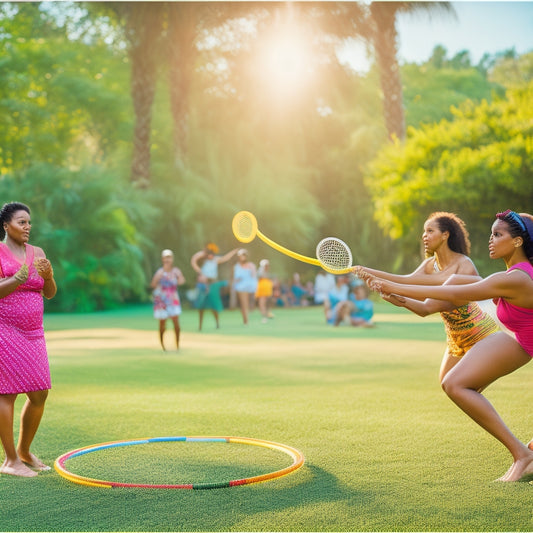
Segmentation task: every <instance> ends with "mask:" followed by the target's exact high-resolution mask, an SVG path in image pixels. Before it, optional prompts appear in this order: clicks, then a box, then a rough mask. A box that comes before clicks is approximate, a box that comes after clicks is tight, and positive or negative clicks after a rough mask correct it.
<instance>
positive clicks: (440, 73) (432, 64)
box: [401, 55, 505, 127]
mask: <svg viewBox="0 0 533 533" xmlns="http://www.w3.org/2000/svg"><path fill="white" fill-rule="evenodd" d="M437 64H440V65H441V66H440V67H437V66H436V65H437ZM401 70H402V79H403V82H404V102H405V108H406V121H407V125H408V126H414V127H417V126H419V125H420V124H422V123H432V122H438V121H439V120H441V119H443V118H445V119H448V120H449V119H451V118H452V116H453V114H452V110H451V108H452V106H458V105H460V104H461V103H462V102H464V101H465V100H472V101H473V102H481V101H482V100H488V101H490V100H491V98H492V96H493V95H498V96H503V95H504V94H505V90H504V88H503V87H502V86H501V85H498V84H496V83H493V82H490V81H489V80H488V79H487V77H486V76H485V75H484V74H483V73H482V72H481V71H480V70H479V69H477V68H475V67H465V68H461V69H457V68H453V67H451V66H450V63H449V62H448V61H447V60H446V59H445V55H444V56H442V57H440V59H439V60H438V61H435V55H434V56H432V58H430V60H429V61H428V62H427V63H424V64H422V65H417V64H415V63H409V64H406V65H403V66H402V69H401Z"/></svg>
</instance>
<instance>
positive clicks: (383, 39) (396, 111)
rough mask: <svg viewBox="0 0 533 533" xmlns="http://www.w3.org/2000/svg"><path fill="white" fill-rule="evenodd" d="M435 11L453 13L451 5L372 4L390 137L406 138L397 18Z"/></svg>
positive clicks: (421, 3) (445, 3) (412, 3)
mask: <svg viewBox="0 0 533 533" xmlns="http://www.w3.org/2000/svg"><path fill="white" fill-rule="evenodd" d="M436 10H439V11H442V10H445V11H448V12H450V13H454V11H453V8H452V7H451V4H450V2H398V1H396V2H372V3H371V4H370V12H371V16H372V21H373V23H374V25H375V29H374V33H373V44H374V47H375V50H376V59H377V64H378V67H379V72H380V83H381V90H382V93H383V114H384V117H385V124H386V126H387V132H388V134H389V137H390V138H391V139H392V138H398V139H404V138H405V119H404V114H403V95H402V81H401V78H400V67H399V64H398V59H397V56H396V54H397V31H396V15H397V13H399V12H406V13H413V12H417V11H426V12H429V13H431V12H432V11H433V12H435V11H436Z"/></svg>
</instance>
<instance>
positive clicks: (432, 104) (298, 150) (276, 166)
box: [0, 2, 531, 310]
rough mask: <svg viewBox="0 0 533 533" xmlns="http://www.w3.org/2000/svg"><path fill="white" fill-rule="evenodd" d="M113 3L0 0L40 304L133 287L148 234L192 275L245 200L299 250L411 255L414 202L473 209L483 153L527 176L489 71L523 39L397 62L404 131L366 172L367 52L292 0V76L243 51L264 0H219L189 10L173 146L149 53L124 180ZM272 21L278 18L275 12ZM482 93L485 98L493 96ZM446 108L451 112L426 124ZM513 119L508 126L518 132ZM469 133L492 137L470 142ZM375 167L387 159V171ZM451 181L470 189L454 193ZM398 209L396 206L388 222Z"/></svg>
mask: <svg viewBox="0 0 533 533" xmlns="http://www.w3.org/2000/svg"><path fill="white" fill-rule="evenodd" d="M207 12H208V14H210V15H212V13H211V11H209V10H206V13H207ZM110 13H111V11H110V10H109V9H105V8H104V6H103V5H94V6H93V5H91V6H90V7H87V6H86V7H84V5H83V4H75V3H70V2H57V3H56V2H44V3H42V4H39V3H22V2H21V3H3V4H2V5H0V66H1V68H0V120H1V121H2V124H3V125H4V127H3V128H0V197H1V198H2V200H5V201H11V200H18V201H23V202H25V203H28V204H29V205H30V207H31V208H32V213H33V219H34V231H33V236H32V242H34V243H35V244H39V245H41V246H42V247H43V248H44V249H45V250H46V252H47V254H48V255H49V256H50V258H51V260H52V262H53V264H54V267H55V270H56V273H57V275H58V279H60V283H59V285H60V288H59V293H58V296H57V298H56V299H54V300H53V301H52V302H50V306H51V307H52V308H54V309H60V310H91V309H102V308H108V307H111V306H116V305H120V304H121V303H123V302H127V301H139V300H143V299H146V298H147V297H148V292H147V290H146V287H147V285H148V282H149V279H150V277H151V275H152V273H153V271H154V269H155V268H156V267H157V266H158V264H159V251H160V250H161V249H162V248H172V249H173V250H174V251H175V254H176V263H177V264H178V266H180V267H181V268H182V269H183V270H184V272H185V275H186V277H187V281H188V283H189V284H193V283H194V275H193V271H192V269H191V268H190V266H189V259H190V257H191V255H192V254H193V253H194V252H196V251H197V250H198V249H200V248H201V247H203V245H204V244H205V242H207V241H215V242H217V243H218V245H219V246H220V248H221V249H222V251H226V250H229V249H231V248H234V247H236V246H239V243H238V242H236V240H235V238H234V237H233V235H232V234H231V230H230V222H231V218H232V216H233V214H234V213H235V212H237V211H239V210H241V209H247V210H250V211H252V212H254V213H255V214H256V216H257V217H258V220H259V223H260V228H261V230H262V231H263V232H264V233H265V234H266V235H268V236H270V237H271V238H272V239H274V240H275V241H277V242H279V243H280V244H283V245H285V246H287V247H288V248H291V249H294V250H295V251H297V252H300V253H303V254H305V255H311V256H312V255H314V247H315V245H316V242H317V241H318V240H319V239H320V238H322V237H324V236H327V235H336V236H338V237H340V238H342V239H344V240H345V241H347V242H348V243H349V244H350V246H351V247H352V249H353V251H354V255H355V258H356V260H357V261H358V262H364V263H366V264H369V265H370V264H372V265H379V266H380V267H381V268H385V269H391V268H395V267H399V266H401V264H402V261H403V262H404V264H408V263H409V261H408V259H407V258H408V256H407V255H405V254H411V256H412V257H413V258H414V260H415V261H416V260H418V258H419V254H418V252H417V251H416V245H417V242H418V235H417V234H416V231H417V230H416V229H415V233H414V234H413V232H412V231H411V230H412V229H413V225H414V224H416V223H418V222H419V221H418V219H417V218H416V217H415V216H414V215H412V213H411V211H413V212H420V213H421V216H423V214H422V212H425V210H426V208H429V206H430V205H433V204H434V205H435V206H437V207H438V208H439V209H450V210H452V209H455V208H456V206H457V207H462V206H463V205H464V207H465V208H466V206H468V208H469V209H471V208H472V211H471V213H472V216H470V217H469V216H467V214H465V219H467V220H468V221H469V223H470V221H471V219H472V218H473V217H474V216H475V211H474V210H473V207H472V201H473V199H475V198H477V196H475V194H474V193H473V192H472V184H473V183H477V182H476V181H475V179H481V178H475V179H474V178H472V177H470V178H469V176H474V175H475V176H478V175H485V167H487V165H488V164H487V160H490V161H493V163H492V164H491V165H492V166H491V165H488V166H489V167H490V168H491V169H492V170H491V172H492V173H493V174H494V173H497V171H496V170H494V169H493V166H496V167H498V172H500V173H501V174H502V175H503V173H504V172H508V175H509V176H515V175H517V173H518V174H519V177H520V180H522V181H523V180H525V179H526V178H527V177H529V178H530V177H531V176H530V174H527V172H525V171H524V168H525V170H526V171H527V170H528V168H527V166H526V167H522V168H521V169H520V170H517V169H518V167H517V165H518V164H519V163H520V161H521V158H522V157H525V154H530V146H529V148H527V147H528V144H527V142H528V141H527V137H526V136H527V131H525V129H526V128H525V127H524V124H523V121H526V122H527V120H528V115H527V114H526V115H524V116H523V118H521V119H519V118H518V116H522V115H521V114H523V113H526V111H525V110H524V109H522V106H524V107H525V108H526V107H527V103H528V101H527V99H528V98H530V96H531V95H530V93H528V92H527V91H526V92H522V93H518V92H509V93H507V95H505V93H504V90H503V89H502V86H503V85H504V84H505V83H506V80H507V81H509V84H510V85H520V84H522V85H523V84H524V76H525V77H526V78H527V76H530V73H531V68H530V67H529V70H528V68H527V65H530V63H531V59H530V57H529V58H528V56H527V55H526V56H524V58H521V57H516V56H513V55H502V56H501V57H497V58H493V60H492V61H489V60H488V59H487V58H484V61H483V64H482V65H481V64H480V65H472V64H470V61H469V60H468V55H467V54H466V55H465V54H464V53H463V54H460V55H458V56H456V57H453V58H447V57H446V53H445V51H443V50H436V51H435V53H434V55H433V57H432V58H430V59H429V60H428V62H427V63H425V64H423V65H413V64H409V65H404V66H402V70H401V74H402V79H403V82H404V105H405V109H406V118H407V124H408V125H409V126H410V129H409V130H408V140H407V141H406V143H405V145H403V144H402V145H400V144H398V145H396V146H392V147H389V148H388V149H387V148H386V149H385V150H384V151H383V152H382V153H381V155H380V156H379V158H378V160H377V162H376V164H375V165H374V166H373V169H374V170H373V171H372V172H371V173H369V171H368V164H369V163H370V162H371V161H372V160H373V158H374V157H375V155H376V154H377V153H378V152H379V151H380V149H381V148H382V147H383V146H384V145H387V144H388V140H387V132H386V128H385V124H384V120H383V115H382V109H381V99H380V91H379V71H378V68H377V67H376V66H375V65H374V66H372V68H371V69H370V71H369V72H367V73H365V74H361V73H357V72H355V71H353V70H351V68H350V67H349V66H346V65H341V64H340V63H339V60H338V57H337V56H336V52H335V50H336V49H335V46H334V45H335V43H336V42H338V41H335V40H334V39H332V38H331V37H325V36H322V38H319V35H320V33H319V32H318V29H317V27H315V26H313V25H312V24H313V20H312V19H313V17H312V16H308V17H303V16H302V13H304V14H310V13H311V12H309V13H305V12H304V11H302V9H300V11H299V13H298V16H299V17H300V16H301V17H302V21H303V20H304V19H305V21H306V22H307V23H309V24H310V26H308V27H307V32H308V33H307V37H306V38H307V39H308V40H307V41H305V42H306V43H309V42H312V52H313V53H312V55H310V56H309V57H307V58H306V62H307V63H306V65H307V69H306V71H305V72H302V73H300V74H299V76H298V81H299V82H300V84H299V85H297V86H296V87H295V88H293V89H292V90H289V89H290V86H289V83H288V81H287V80H285V81H282V80H278V79H275V78H274V77H273V74H268V73H267V72H266V71H263V70H262V69H259V68H258V64H262V63H258V59H257V58H258V57H260V54H263V53H265V52H266V51H268V50H269V49H271V48H272V47H273V46H274V43H275V42H276V40H272V39H271V37H272V32H273V27H272V23H271V21H272V20H274V19H269V15H268V14H267V13H261V15H260V16H259V15H257V14H255V15H254V16H256V17H258V18H255V19H254V18H249V19H246V18H245V17H244V15H243V14H242V13H240V14H239V15H238V16H237V15H235V17H234V18H233V19H232V18H231V17H230V18H226V19H224V18H220V13H219V12H217V13H216V15H217V16H216V17H214V18H212V19H207V18H206V19H199V20H198V21H197V22H196V24H197V26H196V27H195V28H192V29H194V30H195V31H196V32H197V36H196V38H195V40H194V54H193V55H192V56H191V60H192V59H194V62H193V64H192V65H189V66H188V68H190V72H189V77H188V78H187V89H188V93H187V99H186V101H184V102H183V105H185V104H186V106H187V113H186V118H187V120H186V122H183V124H181V125H182V126H183V128H184V130H186V132H187V143H188V147H187V148H188V153H187V159H186V161H177V160H176V157H175V142H176V139H175V121H174V120H173V119H174V116H173V114H174V115H175V113H176V110H175V109H174V108H172V112H171V105H170V99H171V95H172V90H171V89H172V88H173V86H172V84H173V78H172V77H169V76H168V73H169V71H174V70H175V65H174V64H173V63H172V61H175V58H174V59H173V58H172V57H170V58H168V57H166V56H165V57H164V58H163V57H161V58H160V59H161V61H160V62H159V63H158V65H157V72H156V74H157V77H156V78H154V80H155V93H154V105H153V110H152V113H153V120H152V122H151V125H150V128H149V129H150V132H149V133H150V152H151V163H150V166H151V180H150V187H149V188H147V189H145V190H142V191H140V190H137V189H136V188H135V187H132V185H131V183H130V181H129V176H130V169H131V159H132V152H133V148H132V138H133V130H134V112H133V106H132V97H131V92H130V91H131V89H130V76H131V56H130V55H129V54H128V42H130V41H131V35H130V37H129V38H130V41H128V38H126V36H125V32H124V26H123V21H122V20H121V19H120V17H113V16H112V14H110ZM314 15H315V13H314V11H313V16H314ZM217 17H218V18H217ZM315 18H316V17H315ZM275 20H278V19H275ZM269 21H270V22H269ZM309 21H311V22H309ZM278 23H279V21H278ZM185 29H187V30H188V31H191V28H185ZM274 30H275V31H274V34H275V36H279V32H280V31H281V29H280V28H278V27H274ZM309 35H311V36H313V39H311V41H309ZM293 37H294V35H293ZM269 39H270V40H269ZM278 40H279V39H278ZM163 59H164V60H163ZM263 61H266V59H263ZM518 62H520V68H519V69H518V70H517V64H518ZM524 71H525V72H526V74H521V76H518V75H516V76H514V77H513V76H512V75H511V73H512V72H520V73H523V72H524ZM304 74H305V75H304ZM304 81H305V83H304ZM511 82H512V83H511ZM520 94H522V96H520ZM494 96H497V97H498V98H499V99H498V100H497V103H494V104H491V103H490V102H491V101H492V98H493V97H494ZM464 101H468V104H466V106H464V105H462V102H464ZM452 105H453V106H455V107H451V106H452ZM494 106H495V107H494ZM506 106H510V107H506ZM529 107H531V106H529ZM510 109H512V110H513V111H512V112H513V113H515V115H516V117H515V118H513V116H514V115H513V116H511V115H510V113H511V111H510ZM496 110H499V111H496ZM442 119H447V122H443V123H441V124H440V125H439V121H441V120H442ZM529 120H530V116H529ZM461 121H465V122H466V123H467V124H469V127H468V128H465V126H464V125H462V124H461ZM485 121H488V123H485ZM520 121H522V122H520ZM454 124H456V126H453V125H454ZM511 126H512V127H514V128H515V129H514V130H507V128H508V127H511ZM438 128H442V129H443V131H446V132H447V133H446V134H445V135H442V133H441V132H440V130H438ZM448 129H449V130H453V131H449V132H448ZM433 131H435V133H432V132H433ZM511 131H521V132H522V136H523V143H522V144H521V141H520V139H521V138H520V136H517V135H514V134H512V133H511ZM441 135H442V137H441ZM475 136H477V137H476V138H479V139H482V143H483V146H486V148H485V150H486V151H491V153H492V152H494V154H496V155H493V156H489V155H487V153H485V152H484V153H485V156H484V155H482V154H480V150H479V147H478V144H476V143H477V142H478V141H477V140H476V139H474V140H472V139H473V137H475ZM500 144H501V145H502V148H501V150H503V146H504V145H505V146H507V148H512V150H510V151H508V152H507V153H506V155H505V157H504V158H503V159H502V158H501V157H502V156H501V150H500V151H499V149H498V147H499V146H500ZM455 152H457V153H459V152H460V154H461V156H460V157H457V154H456V153H455ZM413 153H414V154H415V155H413ZM436 154H438V156H437V155H436ZM446 154H449V155H448V156H446ZM451 154H453V157H452V155H451ZM428 156H431V157H429V159H427V160H426V158H427V157H428ZM432 158H433V159H432ZM435 158H436V159H437V160H436V161H435V160H434V159H435ZM498 158H500V159H498ZM502 162H504V163H505V165H501V163H502ZM460 165H463V166H462V167H461V166H460ZM437 168H438V169H439V171H438V172H437V173H436V174H435V172H436V170H434V169H437ZM465 168H467V169H468V170H469V171H468V172H466V170H465ZM383 169H386V170H387V172H389V173H393V174H394V175H395V178H394V179H393V180H392V182H390V183H392V184H393V185H392V186H391V187H389V186H388V185H386V182H387V180H389V181H390V179H391V178H385V177H384V176H388V175H389V174H388V173H387V172H385V170H383ZM424 169H427V170H424ZM442 174H445V175H446V176H454V178H453V180H454V181H453V182H454V187H456V189H455V191H456V193H455V194H448V195H445V194H442V195H441V196H437V195H434V196H435V198H433V196H431V195H433V192H432V191H433V190H438V183H441V182H442V183H444V180H443V178H442ZM493 174H490V173H489V174H487V181H490V179H492V177H493ZM421 175H422V177H421ZM435 175H438V176H439V179H438V180H436V179H435ZM411 176H417V179H418V180H419V182H418V183H419V185H420V187H419V188H418V189H417V187H414V186H413V185H412V183H411V182H412V179H411ZM427 176H431V179H432V180H433V181H432V182H431V183H430V184H429V185H428V181H427V180H428V179H429V178H428V177H427ZM489 178H490V179H489ZM502 179H503V178H502ZM513 179H514V178H513ZM394 180H397V182H396V181H394ZM439 180H440V181H439ZM522 181H521V182H522ZM481 185H483V184H481ZM481 185H480V184H477V185H476V186H477V187H478V188H479V187H481ZM484 186H485V185H483V187H484ZM443 187H444V185H443ZM463 189H465V191H463ZM491 190H492V189H491ZM494 190H496V189H494ZM393 191H395V193H397V197H396V198H395V199H394V198H392V197H391V194H392V192H393ZM413 191H415V192H413ZM447 192H448V193H449V192H450V189H448V191H447ZM522 192H524V191H523V190H522ZM371 193H372V195H373V197H374V200H373V199H372V196H371ZM439 194H440V193H439ZM417 195H418V196H422V197H423V198H426V197H428V196H431V197H432V198H433V200H434V201H433V200H432V201H433V203H431V202H426V201H425V200H424V201H423V202H422V201H418V200H417V198H418V196H417ZM465 195H466V196H465ZM463 196H464V197H468V198H469V200H468V203H467V201H465V202H464V203H463V204H460V203H458V198H459V197H463ZM499 197H500V198H501V195H500V196H499ZM512 199H513V198H512V197H510V198H509V202H511V203H512ZM404 202H407V203H408V204H409V208H407V207H406V206H405V205H404ZM417 202H418V203H417ZM509 205H511V204H509ZM397 206H400V207H399V209H398V208H397ZM498 207H500V206H498ZM503 207H506V206H503ZM515 207H516V206H515ZM517 208H518V207H517ZM402 210H405V212H406V217H405V220H404V221H403V222H398V219H399V218H401V211H402ZM410 210H411V211H410ZM375 212H376V213H377V214H378V220H379V222H380V224H378V223H377V222H376V220H375V218H374V213H375ZM381 227H384V228H385V229H386V233H387V234H386V235H385V236H383V233H382V229H381ZM473 229H474V228H473ZM485 229H486V228H485ZM476 235H477V234H476ZM248 247H249V248H250V250H251V254H252V259H253V260H254V261H256V262H258V261H259V259H261V258H262V257H263V256H267V257H269V258H270V259H271V261H272V262H273V270H274V272H275V273H276V274H277V275H279V276H283V277H284V276H289V275H290V274H291V273H292V272H293V271H295V270H297V271H299V272H300V273H301V274H302V275H303V277H304V278H306V277H308V278H311V277H313V276H314V274H315V271H316V269H314V268H313V267H307V266H306V265H303V264H300V263H295V262H294V261H293V260H290V259H288V258H285V257H284V256H281V255H280V254H277V253H275V252H274V251H272V250H270V249H269V248H268V247H266V246H265V245H264V244H263V243H262V242H253V243H251V244H250V245H248ZM398 257H400V261H399V262H398ZM404 259H405V261H404Z"/></svg>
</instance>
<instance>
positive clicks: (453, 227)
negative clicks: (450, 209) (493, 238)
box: [427, 211, 470, 255]
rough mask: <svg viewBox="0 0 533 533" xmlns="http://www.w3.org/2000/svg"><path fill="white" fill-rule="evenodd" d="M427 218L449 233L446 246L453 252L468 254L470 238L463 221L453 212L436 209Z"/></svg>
mask: <svg viewBox="0 0 533 533" xmlns="http://www.w3.org/2000/svg"><path fill="white" fill-rule="evenodd" d="M427 219H428V220H434V221H435V222H436V223H437V225H438V227H439V230H440V231H442V232H445V231H447V232H448V233H449V235H450V236H449V237H448V246H449V247H450V250H452V251H453V252H457V253H458V254H463V255H470V238H469V234H468V230H467V229H466V226H465V223H464V222H463V221H462V220H461V219H460V218H459V217H458V216H457V215H456V214H454V213H447V212H446V211H437V212H435V213H431V215H429V217H428V218H427Z"/></svg>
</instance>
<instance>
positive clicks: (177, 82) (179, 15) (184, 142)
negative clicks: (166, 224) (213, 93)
mask: <svg viewBox="0 0 533 533" xmlns="http://www.w3.org/2000/svg"><path fill="white" fill-rule="evenodd" d="M198 9H199V6H198V5H197V4H196V3H192V4H190V3H187V2H177V3H170V4H169V18H168V39H167V41H168V61H169V90H170V109H171V113H172V118H173V125H174V161H175V164H176V167H177V168H182V169H183V168H185V167H186V166H187V157H188V141H189V104H190V102H189V95H190V86H191V80H192V78H193V75H194V68H195V60H196V47H195V38H196V20H197V16H198V13H197V12H198Z"/></svg>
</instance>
